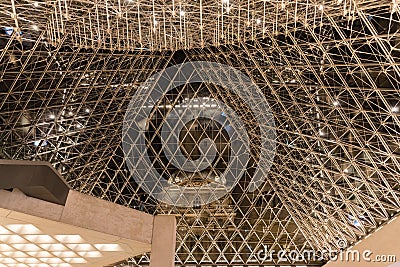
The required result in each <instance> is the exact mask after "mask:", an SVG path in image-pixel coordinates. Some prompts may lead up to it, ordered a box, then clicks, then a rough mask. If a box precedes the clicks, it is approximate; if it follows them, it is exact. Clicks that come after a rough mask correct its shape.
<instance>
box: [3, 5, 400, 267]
mask: <svg viewBox="0 0 400 267" xmlns="http://www.w3.org/2000/svg"><path fill="white" fill-rule="evenodd" d="M0 26H1V29H0V30H1V33H0V49H1V50H0V156H1V157H2V158H12V159H25V160H47V161H50V162H51V163H53V164H54V166H55V167H56V168H57V169H58V170H59V171H60V172H61V173H62V175H63V176H64V177H65V178H66V179H67V180H68V182H69V183H70V184H71V185H72V186H73V187H74V188H75V189H77V190H79V191H81V192H85V193H88V194H92V195H95V196H98V197H101V198H104V199H107V200H109V201H113V202H116V203H119V204H122V205H126V206H130V207H132V208H136V209H140V210H145V211H147V212H151V213H174V214H177V215H178V244H177V258H176V262H177V264H180V265H182V266H189V265H196V264H197V265H201V266H203V265H216V264H220V265H223V264H238V265H257V264H262V262H260V261H259V260H258V259H257V257H256V253H257V251H258V250H260V249H261V248H262V247H263V245H268V246H269V247H270V248H271V249H275V250H279V249H282V248H285V249H296V250H300V251H301V250H303V249H308V248H314V249H323V248H335V247H336V248H337V241H338V240H339V239H340V240H346V241H347V242H348V244H352V243H353V242H356V241H357V240H359V239H361V238H363V237H365V236H366V235H368V234H369V233H371V232H373V231H374V230H375V229H377V228H378V227H379V226H380V225H381V224H383V223H385V222H387V221H388V220H389V219H390V218H391V217H393V216H395V215H396V214H397V213H398V211H399V206H400V201H399V193H400V188H399V178H398V177H399V176H398V175H399V166H400V165H399V159H400V154H399V153H400V151H399V149H400V139H399V125H400V121H399V114H400V103H399V99H400V98H399V85H398V84H399V74H400V68H399V63H398V62H399V60H398V58H399V56H400V54H399V37H400V34H399V9H398V2H397V1H383V2H382V1H373V0H364V1H345V0H343V1H341V0H338V1H325V2H317V1H307V0H304V1H272V0H271V1H255V0H242V1H233V0H229V1H210V0H207V1H202V0H198V1H146V2H145V1H122V0H121V1H103V0H102V1H97V2H89V1H66V0H58V1H46V2H42V1H37V2H33V1H14V0H12V1H2V2H1V3H0ZM179 49H184V50H179ZM198 60H204V61H213V62H219V63H223V64H227V65H229V66H233V67H235V68H237V69H239V70H241V71H242V72H243V73H245V74H247V75H248V76H249V77H250V78H251V79H252V80H253V81H254V82H255V83H257V84H258V86H259V87H260V88H261V90H262V91H263V93H264V94H265V97H266V98H267V100H268V102H269V104H270V106H271V110H272V112H273V113H274V117H275V124H276V131H277V154H276V157H275V160H274V164H273V166H272V168H271V170H270V173H269V175H268V177H267V182H266V183H265V185H264V186H263V188H260V189H259V190H257V191H255V192H254V193H248V192H246V184H247V182H248V179H250V177H251V168H249V171H248V173H247V175H245V177H244V178H243V179H242V180H241V181H240V182H239V183H238V185H237V186H236V187H235V188H234V189H233V191H232V192H231V193H230V194H228V195H227V196H225V197H224V198H222V199H220V200H219V201H217V202H215V203H212V204H209V205H206V206H201V207H192V208H185V209H181V208H174V207H170V206H166V205H164V204H162V203H158V202H156V201H155V200H154V199H152V198H150V197H149V196H148V195H147V194H145V193H144V192H143V191H142V190H141V189H140V188H139V187H138V186H137V185H136V184H135V182H134V180H133V179H132V177H131V176H130V173H129V172H128V171H127V168H126V166H125V163H124V158H123V152H122V148H121V132H122V120H123V117H124V113H125V110H126V107H127V105H128V103H129V101H130V99H131V97H132V96H133V95H134V93H135V91H136V89H137V88H138V86H140V85H141V83H142V82H143V81H145V80H146V79H147V78H148V77H149V76H151V75H152V74H154V73H155V72H157V71H158V70H161V69H164V68H166V67H168V66H171V65H174V64H177V63H182V62H187V61H198ZM196 90H197V89H196ZM199 90H200V89H199ZM216 91H218V90H216ZM219 94H220V96H223V95H224V94H227V92H221V93H219ZM227 97H228V98H229V97H231V98H232V97H233V98H234V96H229V94H228V96H227ZM234 103H236V104H237V103H240V101H237V102H234V101H232V102H231V105H233V108H235V109H237V110H238V112H239V113H240V108H241V107H240V105H237V106H236V107H235V104H234ZM242 108H243V107H242ZM245 113H246V112H243V114H245ZM242 117H243V119H244V121H245V123H246V125H247V128H248V129H249V134H250V135H251V136H253V137H257V133H256V131H255V132H251V130H252V129H256V128H257V125H256V124H255V120H254V118H252V117H251V116H247V117H246V116H245V115H243V116H242ZM162 119H163V117H162V116H161V122H162ZM254 140H255V141H254V142H253V143H252V145H253V147H252V157H253V161H254V163H255V164H256V162H257V157H258V156H259V154H258V153H257V151H258V150H257V142H256V140H257V138H254ZM275 260H276V259H275ZM130 262H131V264H133V265H134V266H135V264H136V265H139V264H140V265H141V264H143V265H145V264H146V262H147V256H144V257H142V258H135V259H131V260H130ZM275 263H276V262H275ZM288 264H292V263H288ZM304 264H308V265H313V264H315V265H321V264H322V262H301V265H304ZM281 265H282V264H281Z"/></svg>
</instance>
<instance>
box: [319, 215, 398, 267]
mask: <svg viewBox="0 0 400 267" xmlns="http://www.w3.org/2000/svg"><path fill="white" fill-rule="evenodd" d="M349 250H352V251H358V252H359V253H360V255H361V256H360V261H353V260H352V258H353V257H352V256H349V257H347V256H346V254H344V256H343V257H342V259H343V260H339V261H335V262H329V263H327V264H326V265H324V266H325V267H386V266H390V267H392V266H393V267H394V266H399V265H400V264H399V262H400V219H399V218H395V219H394V220H392V221H391V222H390V223H388V224H386V225H383V226H382V227H381V228H380V229H378V230H377V231H375V232H374V233H372V234H371V235H370V236H368V237H366V238H365V239H363V240H361V241H360V242H359V243H357V244H356V245H354V246H353V247H352V248H350V249H349ZM367 250H369V251H371V252H372V254H371V256H368V255H366V256H367V257H366V258H367V259H368V258H370V259H371V261H365V260H364V259H363V256H362V255H363V253H364V251H367ZM383 255H384V256H388V255H394V256H396V259H397V260H396V261H397V262H398V263H397V264H395V263H393V262H379V261H377V260H375V257H376V256H383ZM347 259H349V260H347Z"/></svg>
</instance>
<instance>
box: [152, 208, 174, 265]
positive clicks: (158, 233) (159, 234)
mask: <svg viewBox="0 0 400 267" xmlns="http://www.w3.org/2000/svg"><path fill="white" fill-rule="evenodd" d="M175 243H176V219H175V216H173V215H157V216H155V217H154V223H153V238H152V241H151V256H150V267H173V266H175V265H174V264H175Z"/></svg>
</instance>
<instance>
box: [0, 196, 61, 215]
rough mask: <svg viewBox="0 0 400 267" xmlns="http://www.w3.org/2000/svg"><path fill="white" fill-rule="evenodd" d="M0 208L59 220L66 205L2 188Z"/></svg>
mask: <svg viewBox="0 0 400 267" xmlns="http://www.w3.org/2000/svg"><path fill="white" fill-rule="evenodd" d="M0 208H5V209H9V210H13V211H19V212H23V213H26V214H30V215H35V216H38V217H42V218H46V219H50V220H55V221H58V220H60V218H61V214H62V212H63V209H64V207H63V206H61V205H57V204H54V203H50V202H47V201H43V200H40V199H36V198H32V197H28V196H26V195H25V194H24V193H22V192H21V191H19V190H17V189H14V191H13V192H9V191H6V190H0Z"/></svg>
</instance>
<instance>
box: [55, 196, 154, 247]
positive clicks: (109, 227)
mask: <svg viewBox="0 0 400 267" xmlns="http://www.w3.org/2000/svg"><path fill="white" fill-rule="evenodd" d="M61 221H62V222H64V223H67V224H72V225H76V226H79V227H83V228H87V229H93V230H96V231H100V232H103V233H108V234H113V235H116V236H119V237H121V238H126V239H133V240H137V241H139V242H143V243H148V244H150V243H151V235H152V230H153V216H152V215H150V214H147V213H144V212H140V211H137V210H133V209H130V208H127V207H123V206H120V205H116V204H115V203H111V202H108V201H105V200H101V199H98V198H95V197H92V196H88V195H84V194H81V193H78V192H75V191H72V190H71V191H70V193H69V195H68V198H67V202H66V204H65V208H64V211H63V214H62V216H61Z"/></svg>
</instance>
